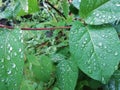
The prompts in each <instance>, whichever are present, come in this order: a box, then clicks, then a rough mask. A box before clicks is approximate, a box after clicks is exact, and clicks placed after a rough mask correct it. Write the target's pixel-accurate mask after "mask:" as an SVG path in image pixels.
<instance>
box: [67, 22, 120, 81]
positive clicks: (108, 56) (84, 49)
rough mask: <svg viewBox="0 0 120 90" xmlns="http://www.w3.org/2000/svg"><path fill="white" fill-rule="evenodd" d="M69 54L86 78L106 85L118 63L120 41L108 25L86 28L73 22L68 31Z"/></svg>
mask: <svg viewBox="0 0 120 90" xmlns="http://www.w3.org/2000/svg"><path fill="white" fill-rule="evenodd" d="M69 45H70V52H71V54H72V56H73V57H74V60H75V61H76V63H77V64H78V66H79V68H80V69H81V70H82V71H83V72H84V73H86V74H87V75H88V76H90V77H91V78H93V79H95V80H99V81H101V82H102V83H107V82H108V80H109V78H110V77H111V75H112V74H113V72H114V71H115V70H116V69H117V66H118V63H119V61H120V59H119V57H120V41H119V38H118V36H117V33H116V30H115V29H114V28H113V27H112V26H110V25H101V26H86V27H84V26H83V25H82V24H81V23H80V22H78V21H77V22H74V24H73V26H72V28H71V31H70V39H69Z"/></svg>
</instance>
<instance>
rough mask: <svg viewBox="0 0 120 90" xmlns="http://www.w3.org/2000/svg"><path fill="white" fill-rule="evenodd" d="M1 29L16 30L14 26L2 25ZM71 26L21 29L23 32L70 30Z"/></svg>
mask: <svg viewBox="0 0 120 90" xmlns="http://www.w3.org/2000/svg"><path fill="white" fill-rule="evenodd" d="M0 28H7V29H14V27H12V26H6V25H3V24H0ZM70 28H71V26H62V27H52V28H21V30H55V29H70Z"/></svg>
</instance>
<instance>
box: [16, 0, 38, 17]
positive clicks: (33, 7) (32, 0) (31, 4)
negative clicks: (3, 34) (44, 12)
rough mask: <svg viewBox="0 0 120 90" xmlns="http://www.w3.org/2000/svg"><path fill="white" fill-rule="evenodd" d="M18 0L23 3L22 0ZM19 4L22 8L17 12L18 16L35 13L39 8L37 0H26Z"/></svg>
mask: <svg viewBox="0 0 120 90" xmlns="http://www.w3.org/2000/svg"><path fill="white" fill-rule="evenodd" d="M20 2H21V3H23V2H24V0H23V2H22V1H21V0H20ZM24 5H26V6H24ZM21 6H23V8H24V9H21V11H20V12H19V13H18V16H22V15H26V14H31V13H35V12H37V11H38V10H39V6H38V2H37V0H26V3H25V4H24V3H23V4H21Z"/></svg>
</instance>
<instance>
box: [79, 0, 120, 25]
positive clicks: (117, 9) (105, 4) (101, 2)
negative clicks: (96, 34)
mask: <svg viewBox="0 0 120 90" xmlns="http://www.w3.org/2000/svg"><path fill="white" fill-rule="evenodd" d="M85 4H86V5H85ZM80 16H81V17H83V18H84V19H85V21H86V23H87V24H91V25H100V24H105V23H111V22H114V21H116V20H119V19H120V1H119V0H90V1H89V0H82V1H81V4H80Z"/></svg>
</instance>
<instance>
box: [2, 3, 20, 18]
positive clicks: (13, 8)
mask: <svg viewBox="0 0 120 90" xmlns="http://www.w3.org/2000/svg"><path fill="white" fill-rule="evenodd" d="M20 9H21V8H20V4H19V2H18V1H16V2H12V3H10V5H9V6H7V8H6V9H5V10H4V11H3V12H0V14H1V15H0V19H1V18H13V17H16V16H17V14H18V13H19V11H20Z"/></svg>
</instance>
